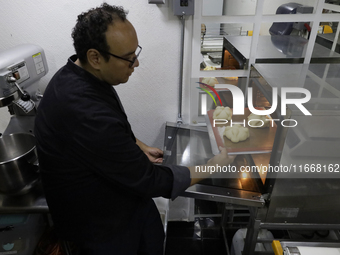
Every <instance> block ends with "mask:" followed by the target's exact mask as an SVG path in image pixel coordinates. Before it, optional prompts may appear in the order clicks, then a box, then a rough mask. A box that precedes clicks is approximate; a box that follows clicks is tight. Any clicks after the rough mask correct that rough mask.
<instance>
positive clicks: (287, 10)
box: [263, 0, 317, 15]
mask: <svg viewBox="0 0 340 255" xmlns="http://www.w3.org/2000/svg"><path fill="white" fill-rule="evenodd" d="M316 3H317V1H316V0H295V1H294V2H289V3H287V1H286V0H265V1H264V5H263V14H264V15H272V14H295V13H298V14H308V13H315V5H316Z"/></svg>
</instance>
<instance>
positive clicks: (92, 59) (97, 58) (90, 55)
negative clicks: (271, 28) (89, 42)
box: [87, 49, 103, 70]
mask: <svg viewBox="0 0 340 255" xmlns="http://www.w3.org/2000/svg"><path fill="white" fill-rule="evenodd" d="M87 61H88V63H89V64H90V65H91V66H92V67H93V68H94V69H96V70H98V69H100V68H99V66H100V62H101V61H103V56H102V55H101V54H100V53H99V51H97V50H96V49H89V50H88V51H87Z"/></svg>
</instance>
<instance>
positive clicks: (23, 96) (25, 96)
mask: <svg viewBox="0 0 340 255" xmlns="http://www.w3.org/2000/svg"><path fill="white" fill-rule="evenodd" d="M16 81H17V79H15V78H14V77H13V76H8V77H7V82H9V83H14V85H15V86H16V87H17V89H18V90H19V91H20V93H21V100H23V101H29V100H30V99H31V97H30V95H29V94H27V93H26V92H25V91H23V90H22V89H21V88H20V86H19V84H18V83H16Z"/></svg>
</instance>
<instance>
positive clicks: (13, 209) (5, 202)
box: [0, 183, 49, 214]
mask: <svg viewBox="0 0 340 255" xmlns="http://www.w3.org/2000/svg"><path fill="white" fill-rule="evenodd" d="M48 212H49V209H48V206H47V203H46V199H45V197H44V194H43V191H42V187H41V185H40V184H39V183H38V184H37V185H36V186H35V187H34V188H32V189H31V190H30V191H29V192H28V193H26V194H23V195H4V194H0V214H8V213H48Z"/></svg>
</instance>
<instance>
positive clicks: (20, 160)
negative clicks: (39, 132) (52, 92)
mask: <svg viewBox="0 0 340 255" xmlns="http://www.w3.org/2000/svg"><path fill="white" fill-rule="evenodd" d="M47 72H48V66H47V62H46V57H45V53H44V50H43V49H42V48H41V47H39V46H37V45H33V44H22V45H18V46H15V47H13V48H11V49H8V50H5V51H2V52H0V107H8V111H9V114H10V115H11V118H10V121H9V123H8V125H7V128H6V129H5V130H4V132H3V133H2V134H1V135H0V148H1V156H0V193H4V194H21V193H23V192H27V191H28V190H29V189H30V188H31V187H32V186H33V183H35V182H36V181H37V178H38V174H37V168H38V163H37V154H36V151H35V139H34V136H33V128H34V118H35V113H36V108H37V104H38V103H39V100H40V98H41V96H42V95H41V94H40V93H39V88H38V81H39V80H40V79H41V78H42V77H43V76H45V75H46V73H47Z"/></svg>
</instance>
